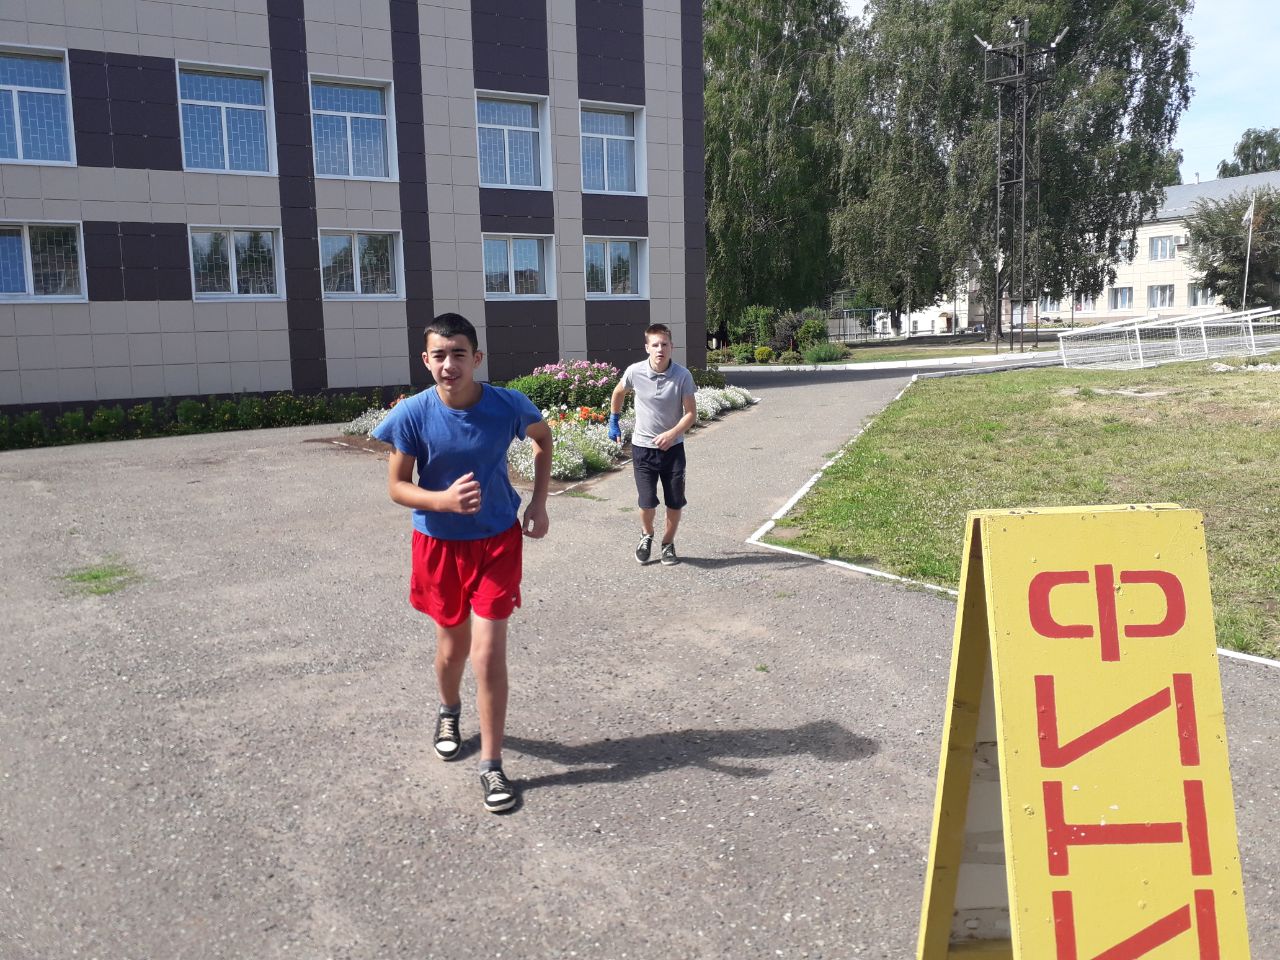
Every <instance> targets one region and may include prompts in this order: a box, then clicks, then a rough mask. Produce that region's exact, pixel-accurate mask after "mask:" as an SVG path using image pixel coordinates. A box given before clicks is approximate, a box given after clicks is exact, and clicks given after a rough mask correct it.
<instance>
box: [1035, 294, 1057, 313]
mask: <svg viewBox="0 0 1280 960" xmlns="http://www.w3.org/2000/svg"><path fill="white" fill-rule="evenodd" d="M1061 310H1062V301H1061V300H1055V299H1053V298H1052V297H1049V296H1044V297H1041V298H1040V313H1059V312H1060V311H1061Z"/></svg>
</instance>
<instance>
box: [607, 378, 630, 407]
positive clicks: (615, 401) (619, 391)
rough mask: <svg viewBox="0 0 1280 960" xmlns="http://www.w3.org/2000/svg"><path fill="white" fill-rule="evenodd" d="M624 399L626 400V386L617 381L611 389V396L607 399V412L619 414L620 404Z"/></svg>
mask: <svg viewBox="0 0 1280 960" xmlns="http://www.w3.org/2000/svg"><path fill="white" fill-rule="evenodd" d="M626 399H627V385H626V384H625V383H623V382H622V381H621V380H619V381H618V384H617V386H615V387H614V388H613V395H612V396H610V397H609V412H610V413H621V412H622V403H623V401H624V400H626Z"/></svg>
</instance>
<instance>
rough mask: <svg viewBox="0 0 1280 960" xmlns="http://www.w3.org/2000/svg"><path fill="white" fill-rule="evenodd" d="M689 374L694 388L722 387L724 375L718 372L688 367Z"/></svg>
mask: <svg viewBox="0 0 1280 960" xmlns="http://www.w3.org/2000/svg"><path fill="white" fill-rule="evenodd" d="M689 373H691V374H692V375H693V384H694V386H696V387H723V386H724V374H723V373H721V372H720V371H719V370H699V369H698V368H697V367H690V368H689Z"/></svg>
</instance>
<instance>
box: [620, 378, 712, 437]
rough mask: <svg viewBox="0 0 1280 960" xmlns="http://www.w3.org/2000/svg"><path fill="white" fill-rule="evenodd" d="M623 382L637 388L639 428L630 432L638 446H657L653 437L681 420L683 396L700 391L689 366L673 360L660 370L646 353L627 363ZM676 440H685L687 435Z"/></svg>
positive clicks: (632, 388) (626, 385)
mask: <svg viewBox="0 0 1280 960" xmlns="http://www.w3.org/2000/svg"><path fill="white" fill-rule="evenodd" d="M622 385H623V386H624V387H626V388H627V389H628V390H634V391H635V392H636V428H635V430H634V431H632V433H631V444H632V446H636V447H651V448H656V447H657V444H656V443H654V437H656V436H657V435H658V434H660V433H665V432H666V431H668V430H670V429H671V428H672V427H674V426H675V425H676V424H677V423H679V422H680V418H681V417H683V416H684V398H685V397H692V396H693V395H694V394H695V393H697V391H698V388H697V387H696V386H695V385H694V383H693V374H691V373H690V372H689V371H688V369H687V368H685V367H682V366H680V364H678V363H676V362H675V361H674V360H672V361H671V362H670V363H669V364H668V365H667V369H666V370H664V371H662V372H661V373H659V372H658V371H657V370H654V369H653V367H652V366H651V365H650V363H649V359H648V358H647V357H646V358H645V359H644V360H641V361H640V362H639V363H633V364H632V365H631V366H629V367H627V369H626V371H625V372H624V373H623V374H622ZM676 443H684V437H681V438H680V439H679V440H677V441H676Z"/></svg>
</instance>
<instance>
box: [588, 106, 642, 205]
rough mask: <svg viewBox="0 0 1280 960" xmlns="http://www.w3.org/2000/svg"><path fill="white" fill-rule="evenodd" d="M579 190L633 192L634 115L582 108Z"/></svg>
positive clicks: (634, 158) (634, 174)
mask: <svg viewBox="0 0 1280 960" xmlns="http://www.w3.org/2000/svg"><path fill="white" fill-rule="evenodd" d="M582 189H583V190H591V191H600V192H604V193H635V192H636V115H635V113H633V112H631V111H619V110H602V109H598V108H590V109H589V108H587V107H583V108H582Z"/></svg>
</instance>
